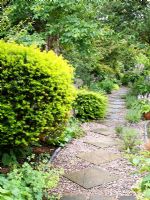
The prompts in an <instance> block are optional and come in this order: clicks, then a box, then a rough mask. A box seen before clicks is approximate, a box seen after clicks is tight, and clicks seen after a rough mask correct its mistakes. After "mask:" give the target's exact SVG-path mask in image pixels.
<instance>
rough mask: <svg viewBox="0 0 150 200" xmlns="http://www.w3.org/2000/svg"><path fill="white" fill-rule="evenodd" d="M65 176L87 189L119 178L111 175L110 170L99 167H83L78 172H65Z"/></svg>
mask: <svg viewBox="0 0 150 200" xmlns="http://www.w3.org/2000/svg"><path fill="white" fill-rule="evenodd" d="M64 176H65V177H66V178H68V179H69V180H71V181H73V182H74V183H77V184H78V185H80V186H82V187H84V188H85V189H90V188H93V187H95V186H99V185H102V184H107V183H109V182H112V181H115V180H117V179H118V176H115V175H111V174H110V173H109V172H107V171H105V170H103V169H100V168H98V167H94V168H87V169H82V170H80V171H77V172H71V173H68V174H65V175H64Z"/></svg>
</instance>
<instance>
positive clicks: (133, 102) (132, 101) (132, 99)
mask: <svg viewBox="0 0 150 200" xmlns="http://www.w3.org/2000/svg"><path fill="white" fill-rule="evenodd" d="M125 102H126V107H127V108H133V107H136V106H138V99H137V97H136V96H133V95H130V94H128V95H127V96H126V98H125Z"/></svg>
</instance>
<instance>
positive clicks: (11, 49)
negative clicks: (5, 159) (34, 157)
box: [0, 41, 75, 145]
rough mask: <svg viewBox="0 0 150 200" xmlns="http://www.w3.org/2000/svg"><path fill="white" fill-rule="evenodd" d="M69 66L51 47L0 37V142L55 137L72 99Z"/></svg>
mask: <svg viewBox="0 0 150 200" xmlns="http://www.w3.org/2000/svg"><path fill="white" fill-rule="evenodd" d="M72 78H73V69H72V67H71V66H70V65H69V64H68V63H67V61H66V60H64V59H63V58H62V57H61V56H57V55H56V54H55V53H54V52H53V51H50V52H48V53H47V52H40V50H39V49H37V48H35V47H24V46H21V45H17V44H15V43H5V42H4V41H0V92H1V95H0V145H28V144H29V143H31V142H32V141H36V140H38V137H39V135H40V134H44V135H49V137H52V138H53V137H54V138H55V137H58V136H59V134H61V133H62V131H63V130H64V127H65V123H66V121H67V120H68V118H69V113H70V109H71V104H72V102H73V100H74V96H75V95H74V94H75V93H74V87H73V85H72Z"/></svg>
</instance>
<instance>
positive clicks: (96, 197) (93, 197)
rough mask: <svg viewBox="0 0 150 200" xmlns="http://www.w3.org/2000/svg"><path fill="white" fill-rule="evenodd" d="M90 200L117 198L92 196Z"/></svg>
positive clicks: (112, 198) (113, 199) (111, 199)
mask: <svg viewBox="0 0 150 200" xmlns="http://www.w3.org/2000/svg"><path fill="white" fill-rule="evenodd" d="M89 200H116V198H115V197H109V196H100V195H92V196H91V197H90V199H89Z"/></svg>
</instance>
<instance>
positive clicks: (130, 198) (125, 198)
mask: <svg viewBox="0 0 150 200" xmlns="http://www.w3.org/2000/svg"><path fill="white" fill-rule="evenodd" d="M119 200H136V197H134V196H122V197H119Z"/></svg>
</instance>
